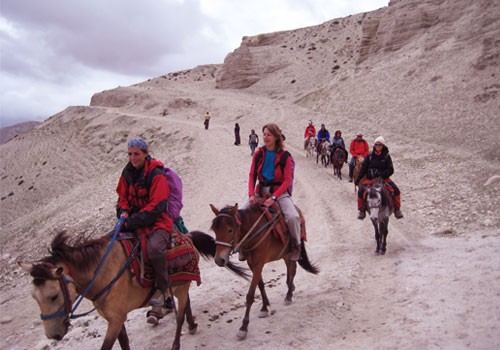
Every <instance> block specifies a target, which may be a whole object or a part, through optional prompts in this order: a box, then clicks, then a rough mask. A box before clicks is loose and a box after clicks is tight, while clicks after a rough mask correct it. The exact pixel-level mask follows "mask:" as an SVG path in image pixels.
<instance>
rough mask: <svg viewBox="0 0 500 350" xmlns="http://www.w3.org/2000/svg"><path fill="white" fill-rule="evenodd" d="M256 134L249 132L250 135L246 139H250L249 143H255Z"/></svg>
mask: <svg viewBox="0 0 500 350" xmlns="http://www.w3.org/2000/svg"><path fill="white" fill-rule="evenodd" d="M257 138H258V136H257V134H250V136H249V137H248V140H249V141H250V143H257Z"/></svg>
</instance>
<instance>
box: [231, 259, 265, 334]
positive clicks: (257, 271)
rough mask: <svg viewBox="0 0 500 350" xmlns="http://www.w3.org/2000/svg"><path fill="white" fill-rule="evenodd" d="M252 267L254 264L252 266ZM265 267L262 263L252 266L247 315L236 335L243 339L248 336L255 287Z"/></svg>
mask: <svg viewBox="0 0 500 350" xmlns="http://www.w3.org/2000/svg"><path fill="white" fill-rule="evenodd" d="M251 268H252V266H251ZM263 268H264V264H263V263H260V264H259V265H256V266H253V268H252V281H251V282H250V288H248V292H247V299H246V301H247V302H246V306H247V307H246V310H245V316H244V317H243V321H242V323H241V327H240V329H239V330H238V333H237V334H236V336H237V337H238V339H239V340H243V339H245V338H246V336H247V333H248V324H249V323H250V309H251V308H252V304H253V302H254V300H255V289H256V288H257V285H258V284H259V281H260V280H261V279H262V269H263Z"/></svg>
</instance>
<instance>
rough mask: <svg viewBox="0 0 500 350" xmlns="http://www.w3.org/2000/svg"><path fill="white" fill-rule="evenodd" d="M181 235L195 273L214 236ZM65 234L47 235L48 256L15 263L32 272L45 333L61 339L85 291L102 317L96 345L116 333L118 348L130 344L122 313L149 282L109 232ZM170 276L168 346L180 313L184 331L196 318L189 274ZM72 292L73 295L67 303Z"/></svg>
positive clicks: (142, 299)
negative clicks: (172, 319)
mask: <svg viewBox="0 0 500 350" xmlns="http://www.w3.org/2000/svg"><path fill="white" fill-rule="evenodd" d="M179 235H181V234H180V233H179ZM181 236H183V237H186V238H183V239H186V240H187V241H189V242H192V243H191V246H192V245H193V243H194V248H193V249H192V250H191V251H192V252H193V253H194V254H191V256H192V260H191V261H190V262H187V264H188V265H191V266H194V270H195V271H197V272H198V276H199V269H198V260H199V253H201V254H202V255H203V256H204V257H209V256H214V254H215V241H214V240H213V238H212V237H211V236H209V235H207V234H204V233H202V232H198V231H193V232H191V233H189V234H188V235H181ZM187 237H189V238H191V239H192V241H190V240H189V239H188V238H187ZM68 240H69V237H68V235H67V234H66V233H65V232H61V233H59V234H58V235H56V237H55V238H54V239H53V241H52V244H51V249H50V256H47V257H45V258H42V259H41V260H40V261H38V262H37V263H34V264H31V263H24V262H20V263H19V265H20V266H21V268H22V269H23V270H25V271H26V272H28V273H30V274H31V276H32V277H33V293H32V295H33V298H34V299H35V300H36V301H37V303H38V306H39V307H40V311H41V313H42V316H41V317H42V320H43V325H44V328H45V334H46V336H47V337H48V338H50V339H56V340H61V339H62V338H63V337H64V336H65V335H66V333H67V332H68V327H69V325H70V319H71V318H77V317H80V316H84V315H86V314H88V313H90V312H91V311H93V310H91V311H89V312H87V313H85V314H80V315H75V314H74V312H75V311H76V308H77V307H78V305H79V302H80V301H81V299H82V298H83V297H85V298H87V299H89V300H91V301H92V302H93V304H94V309H97V312H98V313H99V314H100V315H101V316H102V317H103V318H105V319H106V321H108V329H107V331H106V336H105V337H104V342H103V344H102V346H101V349H111V348H112V347H113V344H114V343H115V341H116V339H117V338H118V341H119V343H120V346H121V348H122V349H130V346H129V339H128V336H127V331H126V329H125V321H126V320H127V314H128V313H129V312H130V311H132V310H134V309H137V308H141V307H144V306H146V305H147V303H148V301H149V299H150V298H151V296H152V295H153V293H154V292H155V288H153V287H141V285H140V284H139V283H138V281H137V279H136V278H135V276H134V273H132V272H131V271H130V270H131V269H130V264H131V262H132V260H133V258H129V257H128V256H127V254H126V253H125V250H124V248H123V247H122V245H121V244H113V242H114V237H113V239H112V238H111V237H110V235H106V236H103V237H101V238H98V239H92V240H88V239H85V238H84V237H78V238H77V239H76V240H75V242H74V243H73V245H70V244H69V243H68ZM139 248H140V247H139ZM138 251H140V249H138V250H136V249H135V248H134V252H138ZM104 261H105V263H104ZM101 267H102V268H101ZM228 268H229V269H230V270H232V271H233V272H235V273H236V274H238V275H240V276H244V272H243V271H242V270H241V269H240V268H238V267H236V266H234V265H231V266H228ZM174 276H175V275H172V286H171V288H170V294H171V295H174V296H175V297H176V298H177V303H176V304H177V310H176V315H177V329H176V332H175V338H174V342H173V344H172V349H175V350H177V349H180V335H181V329H182V325H183V323H184V319H185V317H186V318H187V322H188V325H189V333H190V334H194V333H195V332H196V329H197V324H196V323H195V321H194V317H193V315H192V312H191V303H190V299H189V287H190V284H191V280H190V279H189V277H186V276H184V277H183V278H184V280H182V279H181V280H177V281H176V279H175V278H174ZM77 297H78V298H79V300H78V301H77V303H76V305H75V306H73V303H75V301H76V299H77Z"/></svg>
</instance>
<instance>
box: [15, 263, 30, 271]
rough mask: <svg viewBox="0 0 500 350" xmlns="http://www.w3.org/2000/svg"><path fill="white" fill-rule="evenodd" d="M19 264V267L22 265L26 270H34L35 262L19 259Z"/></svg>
mask: <svg viewBox="0 0 500 350" xmlns="http://www.w3.org/2000/svg"><path fill="white" fill-rule="evenodd" d="M17 264H18V265H19V267H21V269H23V270H24V272H27V273H31V271H32V270H33V264H30V263H25V262H22V261H19V262H18V263H17Z"/></svg>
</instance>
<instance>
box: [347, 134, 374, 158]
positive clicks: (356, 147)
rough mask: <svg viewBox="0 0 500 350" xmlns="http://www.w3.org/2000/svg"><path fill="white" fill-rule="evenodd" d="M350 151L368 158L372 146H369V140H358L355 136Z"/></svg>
mask: <svg viewBox="0 0 500 350" xmlns="http://www.w3.org/2000/svg"><path fill="white" fill-rule="evenodd" d="M349 152H351V154H352V156H353V157H357V156H359V155H360V154H361V155H362V156H363V157H364V158H366V157H367V156H368V152H370V146H368V142H366V141H365V140H363V139H361V140H358V139H357V138H355V139H354V140H352V141H351V146H350V147H349Z"/></svg>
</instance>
